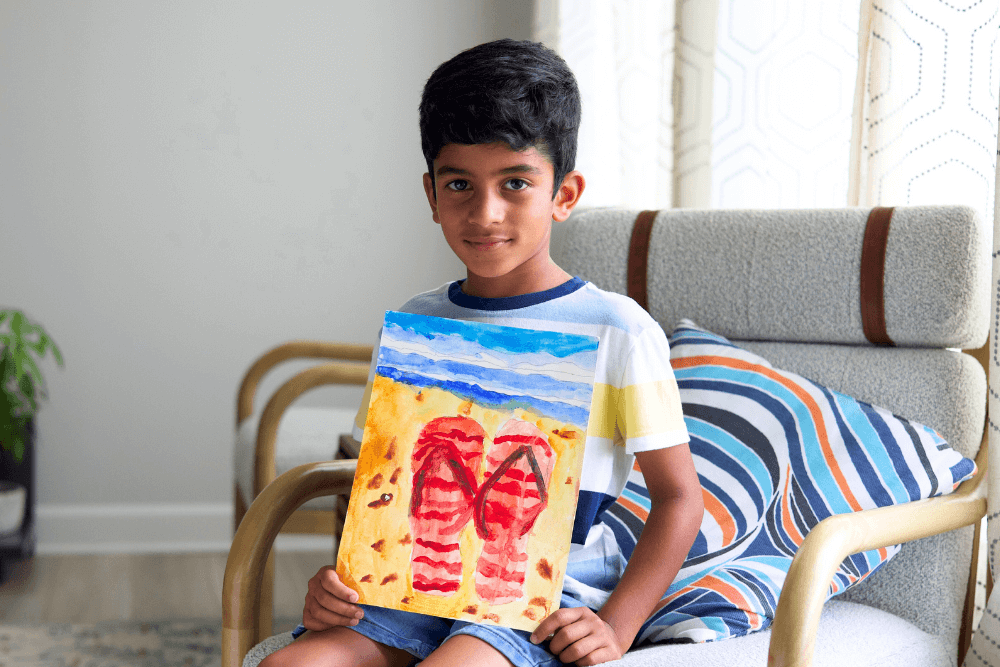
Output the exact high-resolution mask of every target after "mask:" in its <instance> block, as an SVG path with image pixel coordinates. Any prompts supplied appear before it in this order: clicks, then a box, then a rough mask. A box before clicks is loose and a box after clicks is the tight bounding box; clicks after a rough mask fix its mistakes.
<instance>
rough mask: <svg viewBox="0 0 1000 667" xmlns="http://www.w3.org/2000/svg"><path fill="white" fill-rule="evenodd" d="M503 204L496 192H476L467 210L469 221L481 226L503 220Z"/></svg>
mask: <svg viewBox="0 0 1000 667" xmlns="http://www.w3.org/2000/svg"><path fill="white" fill-rule="evenodd" d="M505 204H506V202H504V200H503V197H500V196H499V195H497V194H496V193H493V192H483V193H476V196H475V198H474V200H473V202H472V208H471V210H470V212H469V221H470V222H472V223H473V224H476V225H483V226H485V225H492V224H496V223H498V222H503V219H504V211H505V210H506V206H505Z"/></svg>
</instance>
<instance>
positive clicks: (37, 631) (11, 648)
mask: <svg viewBox="0 0 1000 667" xmlns="http://www.w3.org/2000/svg"><path fill="white" fill-rule="evenodd" d="M294 626H295V622H294V621H290V620H288V619H280V620H277V621H275V624H274V627H275V632H278V631H280V630H285V629H290V628H292V627H294ZM221 660H222V622H221V621H212V620H206V619H201V620H171V621H151V622H141V621H114V622H105V623H94V624H72V623H44V624H40V625H0V667H15V666H16V667H207V666H209V665H211V666H212V667H217V666H218V665H219V664H220V661H221Z"/></svg>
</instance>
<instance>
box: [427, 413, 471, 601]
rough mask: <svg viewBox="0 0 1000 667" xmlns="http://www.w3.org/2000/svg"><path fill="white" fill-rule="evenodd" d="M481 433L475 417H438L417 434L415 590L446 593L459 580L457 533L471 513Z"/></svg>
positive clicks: (447, 593)
mask: <svg viewBox="0 0 1000 667" xmlns="http://www.w3.org/2000/svg"><path fill="white" fill-rule="evenodd" d="M485 436H486V434H485V432H484V431H483V427H482V426H480V425H479V422H477V421H476V420H474V419H469V418H467V417H439V418H438V419H434V420H432V421H430V422H428V424H427V425H426V426H424V428H423V430H422V431H421V432H420V436H419V437H418V438H417V443H416V445H415V446H414V448H413V457H412V467H413V495H412V496H411V498H410V532H411V534H412V536H413V552H412V554H411V556H410V569H411V571H412V572H413V589H414V590H417V591H421V592H424V593H430V594H431V595H442V596H449V595H452V594H453V593H454V592H455V591H457V590H458V588H459V586H460V585H461V583H462V553H461V551H460V549H459V543H458V538H459V534H460V533H461V532H462V529H463V528H464V527H465V525H466V524H467V523H468V522H469V519H470V518H471V517H472V511H473V503H474V501H475V496H476V489H477V484H476V471H477V470H478V469H479V466H480V465H481V463H482V457H483V438H484V437H485Z"/></svg>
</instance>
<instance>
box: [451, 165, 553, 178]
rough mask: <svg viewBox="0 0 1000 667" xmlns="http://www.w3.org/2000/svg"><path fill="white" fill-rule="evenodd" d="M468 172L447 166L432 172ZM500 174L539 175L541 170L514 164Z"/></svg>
mask: <svg viewBox="0 0 1000 667" xmlns="http://www.w3.org/2000/svg"><path fill="white" fill-rule="evenodd" d="M469 173H470V172H468V171H466V170H465V169H459V168H458V167H449V166H448V165H441V166H440V167H438V168H437V170H436V171H435V172H434V174H435V175H437V176H443V175H445V174H457V175H459V176H468V175H469ZM499 173H501V174H540V173H542V170H541V169H539V168H537V167H533V166H531V165H530V164H515V165H514V166H512V167H505V168H503V169H501V170H500V172H499Z"/></svg>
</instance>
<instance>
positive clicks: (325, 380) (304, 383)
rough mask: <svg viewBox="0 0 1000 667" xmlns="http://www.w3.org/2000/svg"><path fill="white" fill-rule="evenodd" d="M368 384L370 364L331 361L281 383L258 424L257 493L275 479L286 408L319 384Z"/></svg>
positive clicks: (255, 457) (254, 477)
mask: <svg viewBox="0 0 1000 667" xmlns="http://www.w3.org/2000/svg"><path fill="white" fill-rule="evenodd" d="M367 383H368V366H367V365H361V364H352V363H344V362H339V361H331V362H328V363H325V364H320V365H319V366H313V367H312V368H307V369H306V370H304V371H302V372H300V373H298V374H296V375H295V376H294V377H292V378H291V379H290V380H288V382H286V383H285V384H283V385H281V387H279V388H278V391H276V392H274V396H272V397H271V400H269V401H268V402H267V405H266V406H265V407H264V412H263V413H262V414H261V416H260V423H259V424H258V425H257V443H256V446H255V447H254V464H253V465H254V473H253V494H254V496H256V495H257V494H258V493H260V492H261V491H262V490H263V489H264V487H266V486H267V485H268V484H270V483H271V482H272V481H274V476H275V467H274V466H275V464H274V458H275V449H276V443H277V440H278V424H279V423H280V422H281V417H282V415H284V414H285V410H286V409H287V408H288V406H289V405H291V404H292V402H293V401H295V399H297V398H298V397H299V396H301V395H302V394H304V393H305V392H307V391H309V390H310V389H314V388H316V387H320V386H322V385H327V384H356V385H361V386H364V385H365V384H367Z"/></svg>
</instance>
